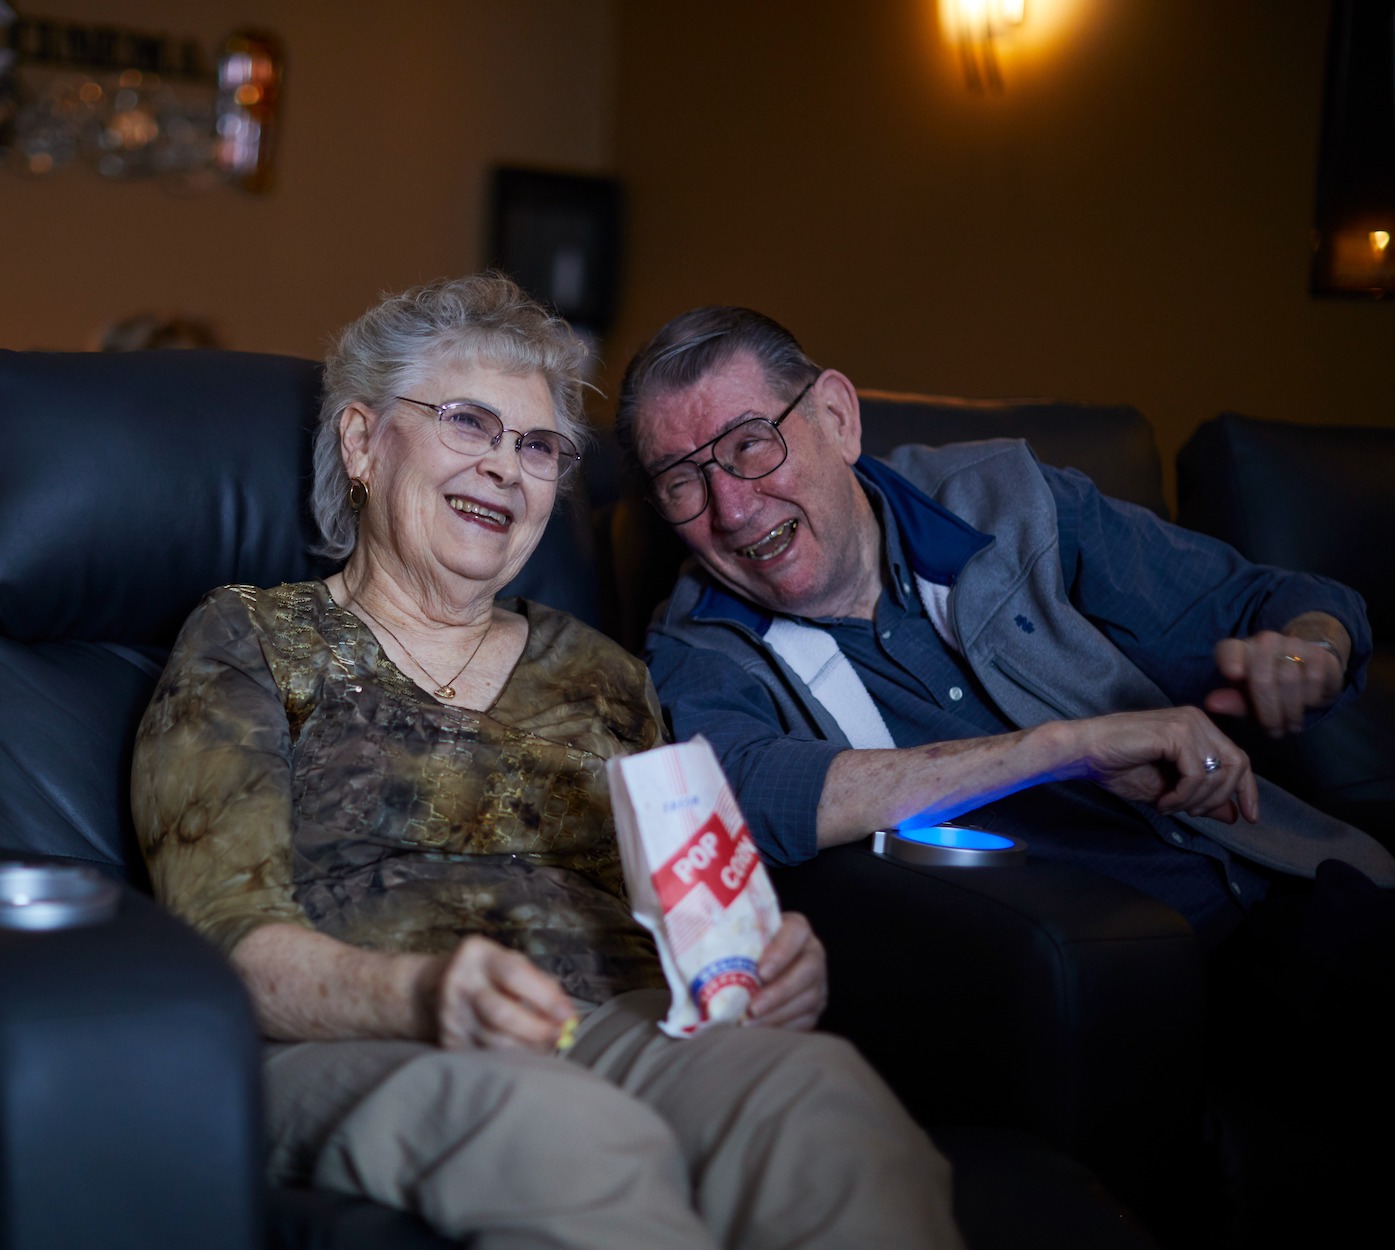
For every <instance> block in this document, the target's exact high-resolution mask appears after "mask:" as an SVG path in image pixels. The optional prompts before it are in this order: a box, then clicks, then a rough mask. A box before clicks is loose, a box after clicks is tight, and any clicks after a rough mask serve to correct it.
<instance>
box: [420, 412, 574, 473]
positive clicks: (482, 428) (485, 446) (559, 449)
mask: <svg viewBox="0 0 1395 1250" xmlns="http://www.w3.org/2000/svg"><path fill="white" fill-rule="evenodd" d="M397 399H398V400H400V401H401V402H402V403H404V404H415V405H416V406H417V407H418V408H427V409H430V411H432V412H434V413H435V414H436V434H437V436H438V437H439V438H440V440H441V442H442V443H444V444H445V445H446V446H447V447H449V448H450V449H451V451H458V452H459V453H460V454H461V455H462V456H482V455H484V454H485V453H486V452H488V451H491V450H493V449H494V448H495V447H497V446H499V442H500V440H501V439H502V438H503V437H504V435H505V434H516V435H517V436H518V437H517V438H516V439H515V441H514V445H513V447H514V451H515V452H517V454H518V463H519V465H520V466H521V467H522V469H523V471H524V472H525V473H527V474H528V475H529V476H530V477H536V478H541V479H542V480H543V481H544V482H556V481H558V480H559V479H561V478H564V477H566V475H567V474H568V473H569V472H570V471H571V469H572V468H573V467H574V466H575V465H576V464H578V463H579V462H580V460H581V453H580V452H579V451H577V449H576V444H575V443H573V442H572V440H571V439H569V438H568V437H567V436H566V435H565V434H562V433H559V432H558V431H557V430H527V431H523V430H512V429H510V428H509V427H508V426H506V425H505V424H504V423H503V421H501V420H500V419H499V414H498V413H496V412H491V411H490V410H489V409H488V408H486V407H484V406H483V405H482V404H476V403H471V402H470V401H469V400H456V401H455V402H454V403H449V404H428V403H427V402H426V401H425V400H424V399H408V398H407V396H405V395H398V396H397Z"/></svg>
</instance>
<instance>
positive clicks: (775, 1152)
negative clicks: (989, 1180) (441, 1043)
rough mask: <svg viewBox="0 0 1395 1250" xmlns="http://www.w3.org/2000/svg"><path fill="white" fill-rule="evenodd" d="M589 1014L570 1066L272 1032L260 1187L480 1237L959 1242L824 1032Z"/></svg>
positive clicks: (788, 1243)
mask: <svg viewBox="0 0 1395 1250" xmlns="http://www.w3.org/2000/svg"><path fill="white" fill-rule="evenodd" d="M666 1006H667V998H666V996H665V995H663V994H661V993H655V992H653V991H640V992H637V993H633V994H625V995H621V996H620V997H619V998H617V999H614V1000H612V1001H611V1002H609V1003H606V1004H604V1005H603V1006H602V1007H600V1008H598V1009H597V1010H596V1011H595V1012H593V1013H592V1014H591V1015H590V1016H589V1017H588V1018H587V1019H586V1020H585V1021H584V1022H583V1024H582V1026H581V1028H580V1029H579V1030H578V1031H577V1042H576V1045H575V1047H574V1048H573V1050H572V1051H571V1053H570V1055H569V1056H568V1057H567V1058H566V1059H565V1060H560V1059H554V1058H550V1057H546V1056H538V1055H531V1054H524V1053H519V1052H511V1051H509V1052H503V1051H471V1052H466V1053H452V1052H447V1051H443V1050H440V1049H438V1048H436V1047H433V1046H427V1045H422V1044H420V1043H416V1042H395V1041H363V1042H357V1041H348V1042H305V1043H299V1044H295V1045H277V1046H272V1047H271V1048H270V1050H269V1054H268V1058H267V1064H266V1083H267V1098H268V1128H269V1132H270V1137H271V1164H270V1166H271V1172H272V1176H273V1178H274V1179H276V1180H279V1181H283V1182H291V1183H296V1182H300V1183H305V1182H308V1183H313V1184H315V1185H318V1186H321V1187H323V1188H326V1189H334V1190H341V1191H344V1192H348V1193H356V1194H364V1195H366V1196H368V1197H370V1198H373V1199H376V1200H377V1201H379V1202H383V1203H386V1204H388V1205H390V1206H394V1207H401V1208H404V1209H407V1210H411V1211H416V1212H418V1213H419V1214H420V1215H422V1216H423V1217H424V1218H425V1219H426V1220H427V1222H428V1223H430V1224H431V1225H432V1226H433V1227H434V1228H435V1229H437V1231H439V1232H440V1233H442V1234H444V1235H445V1236H448V1237H459V1238H462V1239H464V1238H466V1237H470V1236H473V1237H474V1239H475V1240H474V1241H472V1243H471V1244H472V1245H474V1246H477V1247H479V1248H480V1250H524V1248H525V1247H526V1248H527V1250H537V1248H538V1247H556V1248H558V1250H563V1248H565V1250H631V1248H633V1250H667V1248H668V1247H673V1248H674V1250H678V1248H680V1247H682V1248H684V1250H687V1248H689V1247H691V1248H692V1250H712V1248H713V1247H715V1246H726V1247H731V1248H732V1250H736V1248H737V1247H740V1248H741V1250H757V1248H759V1250H774V1248H775V1247H810V1248H812V1247H830V1248H831V1247H847V1248H848V1250H853V1248H857V1250H873V1248H876V1247H885V1248H886V1250H914V1248H916V1247H934V1248H935V1250H960V1248H961V1247H962V1242H961V1241H960V1238H959V1234H958V1233H957V1231H956V1230H955V1227H954V1224H953V1220H952V1217H951V1214H950V1206H951V1203H950V1174H949V1165H948V1164H947V1163H946V1162H945V1161H944V1160H943V1159H942V1158H941V1157H940V1156H939V1155H938V1154H936V1153H935V1150H934V1147H933V1146H931V1145H930V1142H929V1139H928V1138H927V1137H926V1136H925V1134H924V1133H923V1132H922V1131H921V1130H920V1129H919V1128H918V1127H917V1126H916V1125H915V1124H914V1123H913V1122H912V1121H911V1119H910V1117H909V1116H908V1115H907V1114H906V1113H905V1112H904V1111H903V1110H902V1108H901V1107H900V1105H899V1104H898V1103H897V1102H896V1100H895V1099H894V1098H893V1096H892V1095H891V1093H890V1092H889V1091H888V1090H887V1088H886V1087H885V1086H884V1085H883V1084H882V1082H881V1080H880V1079H879V1078H878V1077H877V1076H876V1075H875V1074H874V1073H873V1072H872V1071H871V1069H870V1068H868V1067H867V1065H866V1064H865V1063H864V1062H863V1061H862V1059H861V1058H860V1056H858V1054H857V1052H856V1051H855V1050H853V1048H852V1047H851V1046H849V1045H848V1044H847V1043H845V1042H842V1041H840V1040H839V1039H837V1038H833V1037H828V1036H824V1035H819V1034H812V1035H810V1034H796V1033H787V1032H782V1031H779V1030H774V1029H744V1028H719V1029H713V1030H710V1031H708V1032H706V1033H703V1034H701V1035H699V1036H698V1037H695V1038H691V1039H687V1040H684V1041H673V1040H671V1039H669V1038H666V1037H664V1036H663V1035H662V1034H661V1033H660V1032H659V1031H658V1029H657V1028H656V1027H655V1021H656V1020H657V1019H659V1018H660V1017H661V1016H662V1015H663V1012H664V1010H665V1009H666Z"/></svg>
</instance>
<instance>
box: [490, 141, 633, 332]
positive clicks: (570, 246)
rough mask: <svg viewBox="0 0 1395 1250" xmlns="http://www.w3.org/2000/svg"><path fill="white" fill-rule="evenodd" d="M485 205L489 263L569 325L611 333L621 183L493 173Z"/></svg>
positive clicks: (517, 171)
mask: <svg viewBox="0 0 1395 1250" xmlns="http://www.w3.org/2000/svg"><path fill="white" fill-rule="evenodd" d="M491 201H492V202H491V206H490V208H491V211H490V217H489V238H488V241H487V251H488V253H489V256H488V263H489V264H490V265H491V266H493V267H494V268H497V269H502V270H503V271H504V272H505V273H507V274H509V275H510V276H511V277H512V278H513V279H514V280H515V281H516V282H517V283H518V284H519V285H520V286H521V287H523V289H524V290H525V291H527V292H528V293H529V294H530V295H532V296H533V297H534V298H535V299H538V300H541V301H543V302H544V303H547V304H550V305H552V307H554V308H555V309H556V310H557V311H558V312H559V313H561V314H562V316H564V317H565V318H566V319H567V320H568V321H570V322H572V324H573V325H576V326H578V327H580V328H582V329H586V330H589V331H591V332H592V333H595V334H604V333H605V332H606V331H607V330H609V329H610V326H611V324H612V323H613V321H614V319H615V308H616V301H617V297H618V293H619V284H620V259H621V257H620V238H621V229H622V220H621V218H622V203H621V192H620V184H619V182H618V181H616V180H615V179H614V178H602V177H596V176H592V175H587V174H571V173H559V172H554V171H549V170H540V169H523V168H517V167H512V166H498V167H496V168H495V170H494V174H493V179H492V186H491Z"/></svg>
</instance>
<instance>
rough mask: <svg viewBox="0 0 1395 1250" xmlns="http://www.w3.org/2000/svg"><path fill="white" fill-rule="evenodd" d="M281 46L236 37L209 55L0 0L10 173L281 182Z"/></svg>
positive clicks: (191, 182)
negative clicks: (275, 163)
mask: <svg viewBox="0 0 1395 1250" xmlns="http://www.w3.org/2000/svg"><path fill="white" fill-rule="evenodd" d="M281 67H282V59H281V51H280V47H279V45H278V43H277V41H276V39H275V38H274V37H273V36H271V35H268V34H264V33H261V32H255V31H242V32H239V33H237V34H234V35H232V36H230V37H229V38H228V39H226V40H225V41H224V42H223V45H222V46H221V47H220V48H219V49H218V52H217V57H216V60H213V61H210V58H209V57H208V56H207V55H205V53H204V51H203V49H202V48H200V47H199V45H198V44H197V43H196V42H195V41H194V40H192V39H182V38H178V37H174V36H169V35H156V34H148V33H145V32H142V31H134V30H128V29H123V28H120V27H114V26H85V25H81V24H78V23H74V22H63V21H55V20H51V19H47V18H25V17H21V16H19V15H17V14H16V13H15V12H14V10H13V9H11V8H10V7H9V5H7V4H6V3H4V0H0V170H3V171H7V172H9V173H13V174H20V175H31V176H39V177H43V176H47V175H51V174H54V173H56V172H58V171H59V170H62V169H64V168H65V167H68V166H72V165H87V166H90V167H91V168H93V169H95V170H96V171H97V172H98V173H99V174H101V175H103V176H104V177H107V178H158V179H161V180H162V181H163V182H165V183H166V184H167V185H169V186H171V187H172V188H177V189H203V188H211V187H215V186H225V185H229V184H232V185H239V186H242V187H245V188H246V189H247V190H249V191H265V190H266V189H267V188H268V187H269V186H270V185H271V180H272V157H273V148H274V140H275V132H276V118H277V112H278V108H279V103H280V93H281Z"/></svg>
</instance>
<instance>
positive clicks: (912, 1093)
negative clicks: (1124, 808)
mask: <svg viewBox="0 0 1395 1250" xmlns="http://www.w3.org/2000/svg"><path fill="white" fill-rule="evenodd" d="M772 876H773V877H774V880H775V884H776V889H777V890H778V891H779V893H780V896H781V899H782V901H783V903H784V905H785V906H787V907H789V908H791V909H792V910H796V911H802V912H804V913H805V914H806V915H807V916H808V917H809V919H810V921H811V922H812V923H813V926H814V929H815V931H816V932H817V933H818V934H819V936H820V937H821V938H822V939H823V941H824V944H825V945H826V947H827V948H828V955H829V978H830V994H831V1001H830V1004H829V1009H828V1012H827V1014H826V1016H825V1018H824V1021H823V1027H825V1028H828V1029H829V1030H831V1031H833V1032H837V1033H842V1034H843V1035H845V1036H847V1037H849V1038H851V1039H852V1040H853V1041H855V1042H856V1043H857V1045H858V1046H859V1048H860V1049H861V1050H862V1051H863V1053H864V1054H865V1055H866V1056H867V1058H868V1059H869V1060H870V1061H871V1062H872V1063H873V1064H874V1065H876V1066H877V1068H878V1069H879V1070H880V1071H881V1072H882V1074H883V1075H884V1076H885V1077H886V1078H887V1079H888V1081H889V1082H890V1083H891V1085H892V1086H893V1087H894V1088H895V1089H896V1090H897V1092H898V1093H899V1094H900V1095H901V1097H902V1099H903V1100H904V1101H905V1102H906V1104H907V1105H908V1106H909V1107H910V1109H911V1110H912V1112H913V1113H914V1114H916V1115H917V1117H918V1118H919V1119H921V1121H922V1122H923V1123H930V1124H933V1125H935V1126H937V1127H940V1126H944V1125H948V1124H956V1123H958V1124H975V1125H997V1126H1007V1127H1017V1128H1024V1129H1027V1130H1029V1131H1031V1132H1033V1133H1036V1134H1038V1135H1040V1136H1042V1137H1045V1138H1047V1139H1048V1140H1050V1141H1053V1142H1055V1143H1056V1144H1058V1145H1059V1146H1060V1147H1061V1148H1063V1149H1064V1150H1066V1151H1067V1152H1068V1153H1070V1154H1073V1155H1076V1156H1078V1157H1080V1158H1082V1159H1084V1160H1085V1161H1086V1162H1088V1163H1089V1164H1091V1166H1093V1167H1094V1168H1095V1169H1096V1170H1097V1171H1098V1172H1099V1174H1100V1175H1101V1177H1102V1178H1103V1179H1104V1181H1105V1183H1106V1184H1108V1185H1109V1186H1110V1187H1111V1188H1112V1189H1114V1190H1115V1192H1117V1193H1118V1194H1119V1195H1120V1196H1121V1197H1123V1198H1124V1199H1125V1200H1126V1201H1129V1202H1130V1203H1131V1204H1134V1205H1135V1206H1136V1208H1137V1209H1140V1210H1142V1209H1145V1208H1146V1207H1147V1206H1149V1205H1150V1202H1149V1196H1150V1192H1151V1193H1155V1192H1156V1191H1157V1188H1158V1186H1159V1185H1165V1184H1166V1183H1167V1179H1168V1178H1169V1177H1175V1176H1176V1169H1177V1168H1178V1166H1179V1160H1180V1159H1182V1158H1184V1157H1185V1158H1192V1157H1194V1155H1195V1148H1196V1146H1197V1144H1198V1138H1199V1129H1200V1123H1201V1071H1200V1055H1201V1033H1202V1027H1203V1011H1204V998H1205V983H1204V970H1203V963H1202V954H1201V949H1200V945H1199V943H1198V942H1197V940H1196V937H1195V935H1194V934H1193V933H1192V931H1191V929H1190V928H1189V927H1188V925H1187V924H1186V922H1185V921H1184V920H1183V919H1182V918H1181V917H1180V916H1179V915H1177V913H1176V912H1174V911H1172V910H1171V909H1170V908H1168V907H1165V906H1164V905H1163V904H1161V903H1158V902H1156V901H1154V900H1153V899H1150V898H1148V897H1147V896H1145V895H1143V894H1141V893H1139V892H1138V891H1136V890H1133V889H1131V888H1129V887H1128V886H1124V885H1121V884H1120V883H1118V882H1115V881H1113V880H1111V879H1109V878H1106V877H1102V876H1100V875H1098V874H1095V873H1092V872H1089V871H1087V870H1084V869H1080V868H1075V867H1072V866H1069V865H1064V864H1055V863H1030V862H1029V863H1028V864H1027V865H1025V866H1022V867H1016V868H924V867H918V866H915V865H910V864H905V863H901V862H898V861H895V860H891V859H886V858H883V857H881V856H878V855H874V854H873V853H872V852H871V850H870V849H869V848H867V847H866V846H863V845H854V846H846V847H838V848H836V849H833V850H830V851H825V852H823V853H822V854H820V855H819V856H818V857H817V859H815V860H812V861H810V862H809V863H807V864H802V865H800V866H799V867H797V868H785V869H775V870H772Z"/></svg>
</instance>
